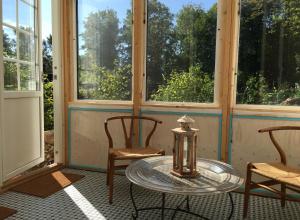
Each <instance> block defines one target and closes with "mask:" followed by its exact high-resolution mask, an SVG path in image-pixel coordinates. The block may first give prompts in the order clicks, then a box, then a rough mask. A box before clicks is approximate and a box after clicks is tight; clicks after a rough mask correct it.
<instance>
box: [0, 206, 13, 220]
mask: <svg viewBox="0 0 300 220" xmlns="http://www.w3.org/2000/svg"><path fill="white" fill-rule="evenodd" d="M15 213H17V211H16V210H14V209H9V208H6V207H3V206H0V220H3V219H6V218H7V217H9V216H11V215H13V214H15Z"/></svg>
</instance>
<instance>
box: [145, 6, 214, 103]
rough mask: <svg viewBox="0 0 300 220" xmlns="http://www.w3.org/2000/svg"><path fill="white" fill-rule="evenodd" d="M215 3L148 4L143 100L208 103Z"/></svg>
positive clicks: (211, 96)
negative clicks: (145, 75) (145, 77)
mask: <svg viewBox="0 0 300 220" xmlns="http://www.w3.org/2000/svg"><path fill="white" fill-rule="evenodd" d="M216 26H217V0H180V1H179V0H148V4H147V53H146V54H147V55H146V62H147V63H146V73H147V80H146V99H147V100H151V101H165V102H197V103H211V102H213V101H214V71H215V50H216Z"/></svg>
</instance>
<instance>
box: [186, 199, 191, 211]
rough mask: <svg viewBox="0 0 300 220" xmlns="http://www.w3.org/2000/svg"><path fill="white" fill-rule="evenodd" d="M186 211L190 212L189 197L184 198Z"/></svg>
mask: <svg viewBox="0 0 300 220" xmlns="http://www.w3.org/2000/svg"><path fill="white" fill-rule="evenodd" d="M186 209H187V210H188V211H190V197H189V196H187V197H186Z"/></svg>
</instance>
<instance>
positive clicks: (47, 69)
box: [43, 34, 53, 81]
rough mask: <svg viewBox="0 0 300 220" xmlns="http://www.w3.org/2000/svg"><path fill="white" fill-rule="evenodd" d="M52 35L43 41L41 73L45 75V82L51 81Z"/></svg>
mask: <svg viewBox="0 0 300 220" xmlns="http://www.w3.org/2000/svg"><path fill="white" fill-rule="evenodd" d="M52 62H53V60H52V35H51V34H50V35H49V36H48V37H47V38H46V39H45V40H43V72H44V74H46V75H47V80H48V81H52V80H53V70H52Z"/></svg>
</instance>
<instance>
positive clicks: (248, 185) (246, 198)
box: [243, 163, 252, 219]
mask: <svg viewBox="0 0 300 220" xmlns="http://www.w3.org/2000/svg"><path fill="white" fill-rule="evenodd" d="M251 168H252V164H251V163H249V164H248V165H247V177H246V183H245V195H244V213H243V218H244V219H245V218H247V213H248V206H249V197H250V190H251V174H252V173H251Z"/></svg>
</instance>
